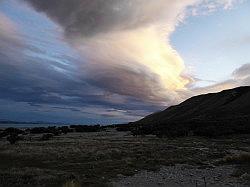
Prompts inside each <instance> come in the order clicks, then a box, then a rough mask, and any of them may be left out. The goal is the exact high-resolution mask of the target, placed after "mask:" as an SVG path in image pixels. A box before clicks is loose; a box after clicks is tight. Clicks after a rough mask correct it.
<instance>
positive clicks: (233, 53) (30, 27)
mask: <svg viewBox="0 0 250 187" xmlns="http://www.w3.org/2000/svg"><path fill="white" fill-rule="evenodd" d="M249 20H250V1H249V0H176V1H172V0H105V1H103V0H71V1H68V0H54V1H51V0H43V1H41V0H0V120H13V121H30V122H31V121H33V122H34V121H44V122H63V123H80V124H97V123H99V124H112V123H123V122H129V121H135V120H138V119H141V118H142V117H144V116H145V115H148V114H150V113H152V112H156V111H160V110H163V109H165V108H167V107H169V106H171V105H175V104H178V103H180V102H182V101H184V100H185V99H187V98H190V97H192V96H194V95H198V94H205V93H210V92H218V91H221V90H223V89H229V88H234V87H238V86H250V53H249V51H250V24H249Z"/></svg>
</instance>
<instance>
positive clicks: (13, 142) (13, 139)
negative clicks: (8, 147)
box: [7, 133, 21, 144]
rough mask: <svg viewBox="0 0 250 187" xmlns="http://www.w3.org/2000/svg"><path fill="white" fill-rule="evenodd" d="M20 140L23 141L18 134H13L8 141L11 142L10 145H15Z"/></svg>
mask: <svg viewBox="0 0 250 187" xmlns="http://www.w3.org/2000/svg"><path fill="white" fill-rule="evenodd" d="M19 140H21V138H20V137H19V136H18V134H16V133H12V134H10V135H9V136H8V137H7V141H9V142H10V144H15V143H16V142H18V141H19Z"/></svg>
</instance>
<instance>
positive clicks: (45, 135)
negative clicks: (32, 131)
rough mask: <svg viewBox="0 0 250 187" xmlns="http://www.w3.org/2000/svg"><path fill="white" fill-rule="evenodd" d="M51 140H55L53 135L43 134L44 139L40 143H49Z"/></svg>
mask: <svg viewBox="0 0 250 187" xmlns="http://www.w3.org/2000/svg"><path fill="white" fill-rule="evenodd" d="M51 138H53V134H51V133H48V134H43V135H42V137H41V138H40V141H48V140H50V139H51Z"/></svg>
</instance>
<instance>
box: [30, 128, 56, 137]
mask: <svg viewBox="0 0 250 187" xmlns="http://www.w3.org/2000/svg"><path fill="white" fill-rule="evenodd" d="M30 133H31V134H44V133H52V134H54V135H55V136H58V135H60V131H59V129H58V128H57V127H55V126H53V127H47V128H46V127H34V128H32V129H30Z"/></svg>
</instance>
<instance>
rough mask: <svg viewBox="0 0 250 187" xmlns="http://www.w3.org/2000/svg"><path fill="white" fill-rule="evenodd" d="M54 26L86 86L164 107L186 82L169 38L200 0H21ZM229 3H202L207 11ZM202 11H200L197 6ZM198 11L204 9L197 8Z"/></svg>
mask: <svg viewBox="0 0 250 187" xmlns="http://www.w3.org/2000/svg"><path fill="white" fill-rule="evenodd" d="M27 1H29V2H30V3H31V4H32V5H33V6H34V7H35V8H36V9H37V10H38V11H42V12H45V13H46V14H47V15H48V16H49V17H50V18H51V19H52V20H54V21H55V22H57V23H59V24H60V25H61V26H62V27H63V28H64V31H65V35H66V37H67V39H68V41H69V42H70V43H71V44H72V45H73V46H74V47H75V48H76V49H78V50H79V51H80V54H81V55H82V56H83V58H85V59H86V61H87V62H88V64H83V65H80V66H82V68H83V69H84V72H85V74H84V76H86V79H87V80H88V81H89V83H90V84H94V85H95V86H98V87H102V88H103V89H105V90H106V91H108V92H111V93H116V94H120V95H125V96H126V95H129V96H134V97H136V98H140V99H142V100H143V101H147V102H153V103H155V104H156V103H157V104H158V105H159V104H161V105H170V104H173V103H176V102H179V101H181V100H183V99H184V98H182V97H181V95H180V94H178V91H183V90H185V89H186V86H187V85H188V84H189V83H190V82H192V78H191V77H188V76H187V75H185V76H184V75H183V72H184V70H185V67H184V63H183V61H182V59H181V57H180V56H179V55H178V53H177V52H176V51H175V50H174V49H173V48H172V47H171V45H170V44H169V36H170V34H171V33H172V32H173V31H174V29H175V27H176V25H178V24H179V22H181V21H182V20H184V18H185V15H186V13H187V11H186V9H187V8H188V7H189V6H193V7H195V9H198V8H199V5H200V4H201V3H202V1H197V0H187V1H180V0H178V1H172V0H157V1H155V0H150V1H145V0H128V1H124V0H107V1H102V0H84V1H82V0H74V1H66V0H59V1H53V2H52V1H49V0H43V1H39V0H27ZM232 3H233V1H223V2H222V1H218V2H217V1H213V2H210V3H208V2H206V3H205V6H206V8H207V9H208V10H210V8H211V7H213V8H214V9H215V8H217V7H220V6H224V8H228V7H230V6H231V5H232ZM203 9H204V7H203ZM203 12H204V10H203Z"/></svg>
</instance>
